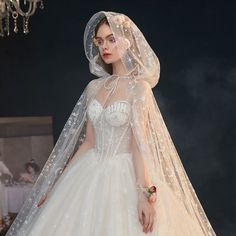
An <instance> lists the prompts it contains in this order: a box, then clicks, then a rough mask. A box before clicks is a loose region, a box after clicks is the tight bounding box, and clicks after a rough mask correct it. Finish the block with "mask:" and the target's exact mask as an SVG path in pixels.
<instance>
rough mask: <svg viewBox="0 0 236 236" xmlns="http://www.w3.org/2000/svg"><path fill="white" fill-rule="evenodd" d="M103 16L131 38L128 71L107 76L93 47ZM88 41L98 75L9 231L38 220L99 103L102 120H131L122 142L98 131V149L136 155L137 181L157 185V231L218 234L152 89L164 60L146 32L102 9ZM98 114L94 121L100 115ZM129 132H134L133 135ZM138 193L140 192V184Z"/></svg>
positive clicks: (120, 35) (119, 34)
mask: <svg viewBox="0 0 236 236" xmlns="http://www.w3.org/2000/svg"><path fill="white" fill-rule="evenodd" d="M104 17H106V18H107V19H108V21H109V25H110V27H111V30H112V32H113V34H114V36H115V38H116V39H117V40H118V41H119V40H124V39H128V40H129V42H130V47H129V48H128V49H127V51H126V53H125V54H122V58H121V59H122V62H123V65H124V67H125V68H126V71H127V73H126V74H125V75H122V76H119V75H112V74H109V73H108V71H107V70H106V68H105V67H104V63H103V62H102V61H101V58H100V57H99V52H98V50H97V48H96V47H95V46H94V43H93V37H94V28H95V27H96V25H97V24H98V22H99V21H100V20H101V19H103V18H104ZM84 44H85V53H86V56H87V58H88V60H89V63H90V71H91V73H93V74H95V75H97V76H99V78H98V79H94V80H92V81H91V82H90V83H89V84H88V86H87V87H86V88H85V90H84V92H83V93H82V95H81V97H80V98H79V100H78V102H77V103H76V105H75V107H74V109H73V111H72V113H71V115H70V117H69V118H68V121H67V122H66V124H65V126H64V128H63V130H62V132H61V135H60V137H59V139H58V141H57V143H56V145H55V147H54V149H53V151H52V153H51V154H50V156H49V158H48V161H47V162H46V164H45V166H44V168H43V170H42V172H41V173H40V176H39V178H38V179H37V181H36V183H35V185H34V187H33V190H32V191H31V193H30V196H29V198H28V199H27V200H26V202H25V204H24V206H23V207H22V209H21V211H20V213H19V214H18V216H17V218H16V219H15V221H14V223H13V224H12V226H11V228H10V230H9V231H8V233H7V235H8V236H9V235H18V236H23V235H24V236H25V235H27V234H26V231H27V230H28V228H29V225H30V224H31V223H32V222H33V221H34V219H35V218H37V213H38V211H39V208H38V207H37V204H38V202H39V200H40V199H41V197H42V196H43V195H44V194H45V193H46V192H48V191H49V192H50V191H54V187H55V186H56V184H57V182H58V180H60V177H61V174H62V173H63V172H64V168H65V166H66V164H67V163H68V161H70V159H71V158H72V157H73V158H74V153H75V152H76V150H77V149H78V148H80V145H83V142H84V140H85V139H86V132H85V130H86V125H87V123H88V121H89V120H93V118H92V117H93V115H90V116H88V114H89V110H90V109H91V106H92V105H94V104H96V106H100V110H101V111H100V112H101V114H104V116H105V118H104V119H105V120H106V121H109V120H110V122H112V124H113V126H114V127H115V126H116V125H117V126H118V125H120V123H121V122H122V120H124V121H126V120H127V119H128V123H127V124H128V125H127V126H126V128H125V129H124V134H121V136H120V139H119V141H118V142H116V143H114V142H113V141H114V140H116V141H117V138H115V137H116V134H117V133H114V132H115V131H114V132H112V129H111V130H110V131H109V132H110V133H109V132H108V133H107V135H110V139H109V142H108V141H107V142H103V141H102V140H103V139H102V138H104V140H106V137H104V136H100V135H101V133H102V129H101V130H100V131H99V132H98V133H96V135H95V139H96V142H95V146H94V147H93V148H94V149H95V150H97V153H101V155H100V154H99V155H98V156H99V157H101V158H105V157H111V156H116V155H118V154H122V153H123V152H127V151H129V153H131V154H132V163H133V166H134V171H135V179H136V185H137V186H138V185H142V186H151V185H156V186H157V202H156V203H155V204H154V207H155V209H156V212H157V220H156V222H155V224H156V226H157V231H156V232H157V233H156V234H155V235H156V236H157V235H163V236H164V235H166V236H167V235H168V236H171V235H176V236H189V235H193V236H200V235H203V236H206V235H208V236H210V235H215V232H214V230H213V229H212V227H211V225H210V223H209V221H208V219H207V216H206V214H205V212H204V210H203V208H202V206H201V203H200V202H199V200H198V197H197V195H196V193H195V191H194V189H193V187H192V185H191V183H190V181H189V179H188V176H187V174H186V172H185V170H184V167H183V165H182V163H181V160H180V158H179V155H178V153H177V151H176V148H175V146H174V144H173V142H172V139H171V137H170V134H169V132H168V129H167V127H166V125H165V122H164V120H163V117H162V115H161V112H160V110H159V107H158V103H157V101H156V99H155V97H154V95H153V92H152V88H153V87H154V86H155V85H156V84H157V82H158V80H159V73H160V64H159V61H158V58H157V56H156V54H155V53H154V52H153V50H152V49H151V47H150V46H149V44H148V43H147V41H146V39H145V37H144V36H143V34H142V33H141V31H140V30H139V29H138V27H137V26H136V25H135V24H134V23H133V22H132V21H131V20H130V19H129V18H128V17H127V16H125V15H123V14H120V13H114V12H99V13H96V14H95V15H94V16H93V17H92V18H91V19H90V21H89V22H88V24H87V26H86V29H85V34H84ZM121 50H123V49H122V48H121ZM101 94H102V95H103V96H101ZM115 104H116V105H115ZM114 107H116V109H115V108H114ZM127 107H128V108H127ZM127 109H128V110H127ZM90 113H91V112H90ZM91 114H92V113H91ZM106 114H109V115H106ZM94 117H95V118H94V119H96V114H95V113H94ZM93 122H94V121H93ZM116 122H117V123H116ZM93 124H95V123H93ZM96 130H99V129H96ZM127 132H130V133H129V135H128V134H127ZM103 135H106V134H103ZM98 137H99V138H98ZM99 150H102V151H99ZM77 158H80V157H77ZM136 194H137V196H139V195H140V194H141V193H140V192H139V190H138V188H137V189H136ZM98 204H99V201H98ZM59 210H60V209H59ZM55 214H56V213H55ZM127 235H128V234H127Z"/></svg>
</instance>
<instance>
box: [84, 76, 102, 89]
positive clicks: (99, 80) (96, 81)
mask: <svg viewBox="0 0 236 236" xmlns="http://www.w3.org/2000/svg"><path fill="white" fill-rule="evenodd" d="M102 79H103V78H96V79H93V80H91V81H90V82H89V83H88V85H87V87H88V88H92V87H94V86H97V85H99V84H100V83H101V81H102Z"/></svg>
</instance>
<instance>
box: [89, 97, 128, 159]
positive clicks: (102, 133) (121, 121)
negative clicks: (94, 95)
mask: <svg viewBox="0 0 236 236" xmlns="http://www.w3.org/2000/svg"><path fill="white" fill-rule="evenodd" d="M130 110H131V105H130V103H129V102H127V101H125V100H118V101H116V102H114V103H112V104H111V105H109V106H107V107H106V108H103V107H102V105H101V104H100V103H99V102H98V101H97V100H96V99H93V100H92V101H91V102H90V104H89V106H88V115H89V119H90V120H91V121H92V124H93V127H94V132H95V147H94V148H95V150H96V151H97V152H98V153H99V154H101V155H100V156H101V157H102V158H110V157H113V156H115V155H117V154H120V153H127V152H129V149H130V137H131V128H130V122H129V120H130Z"/></svg>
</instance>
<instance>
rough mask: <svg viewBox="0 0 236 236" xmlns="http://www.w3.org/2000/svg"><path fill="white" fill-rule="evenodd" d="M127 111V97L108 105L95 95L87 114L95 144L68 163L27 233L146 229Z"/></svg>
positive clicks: (121, 234)
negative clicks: (141, 217) (139, 205)
mask: <svg viewBox="0 0 236 236" xmlns="http://www.w3.org/2000/svg"><path fill="white" fill-rule="evenodd" d="M129 112H130V104H129V103H128V102H126V101H117V102H115V103H113V104H111V105H110V106H108V107H107V108H105V109H104V108H103V107H102V106H101V104H100V103H99V102H98V101H97V100H96V99H93V100H92V102H91V103H90V105H89V108H88V115H89V118H90V119H91V121H92V122H93V125H94V130H95V139H96V144H95V147H94V148H93V149H90V150H89V151H87V152H86V153H85V154H83V155H81V156H79V157H78V158H77V159H76V160H73V165H69V166H68V167H67V168H66V169H65V171H64V172H63V174H62V175H61V177H60V178H59V180H58V181H57V183H56V185H55V186H54V187H53V189H52V190H51V192H50V194H49V195H48V197H47V200H46V201H45V202H44V203H43V205H41V206H40V208H41V209H40V210H39V212H38V213H37V216H36V217H35V219H34V221H33V223H31V224H30V225H29V227H28V229H27V231H26V232H25V234H26V235H32V236H37V235H39V236H42V235H45V236H51V235H57V236H59V235H61V236H65V235H68V236H75V235H78V236H126V235H127V236H128V235H129V236H139V235H140V236H141V235H146V234H145V233H143V232H142V227H141V224H140V222H139V221H138V212H137V189H136V183H135V172H134V167H133V164H132V155H131V153H130V152H129V144H130V136H131V128H130V126H129ZM106 147H109V148H106ZM148 235H157V234H154V232H153V234H150V233H149V234H148Z"/></svg>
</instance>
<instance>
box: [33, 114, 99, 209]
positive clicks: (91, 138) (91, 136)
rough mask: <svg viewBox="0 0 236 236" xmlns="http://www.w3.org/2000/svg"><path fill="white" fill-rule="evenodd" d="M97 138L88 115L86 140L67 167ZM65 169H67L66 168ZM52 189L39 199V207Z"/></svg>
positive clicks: (89, 147) (92, 144) (90, 146)
mask: <svg viewBox="0 0 236 236" xmlns="http://www.w3.org/2000/svg"><path fill="white" fill-rule="evenodd" d="M94 143H95V139H94V130H93V126H92V123H91V121H90V119H89V118H88V117H87V124H86V136H85V140H84V142H83V143H82V144H81V145H80V147H79V148H78V150H77V151H76V152H75V154H74V155H73V157H72V158H71V159H70V161H69V163H68V164H67V165H66V167H65V168H67V167H68V166H69V165H71V164H73V162H74V161H75V160H76V158H79V157H80V156H81V155H82V154H83V153H85V152H86V151H88V150H89V149H91V148H92V147H93V146H94ZM64 170H65V169H64ZM64 170H63V171H64ZM49 192H50V190H48V191H47V192H46V193H45V194H44V195H43V196H42V198H41V199H40V200H39V203H38V204H37V207H40V206H41V205H42V204H43V203H44V202H45V200H46V198H47V196H48V194H49Z"/></svg>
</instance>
